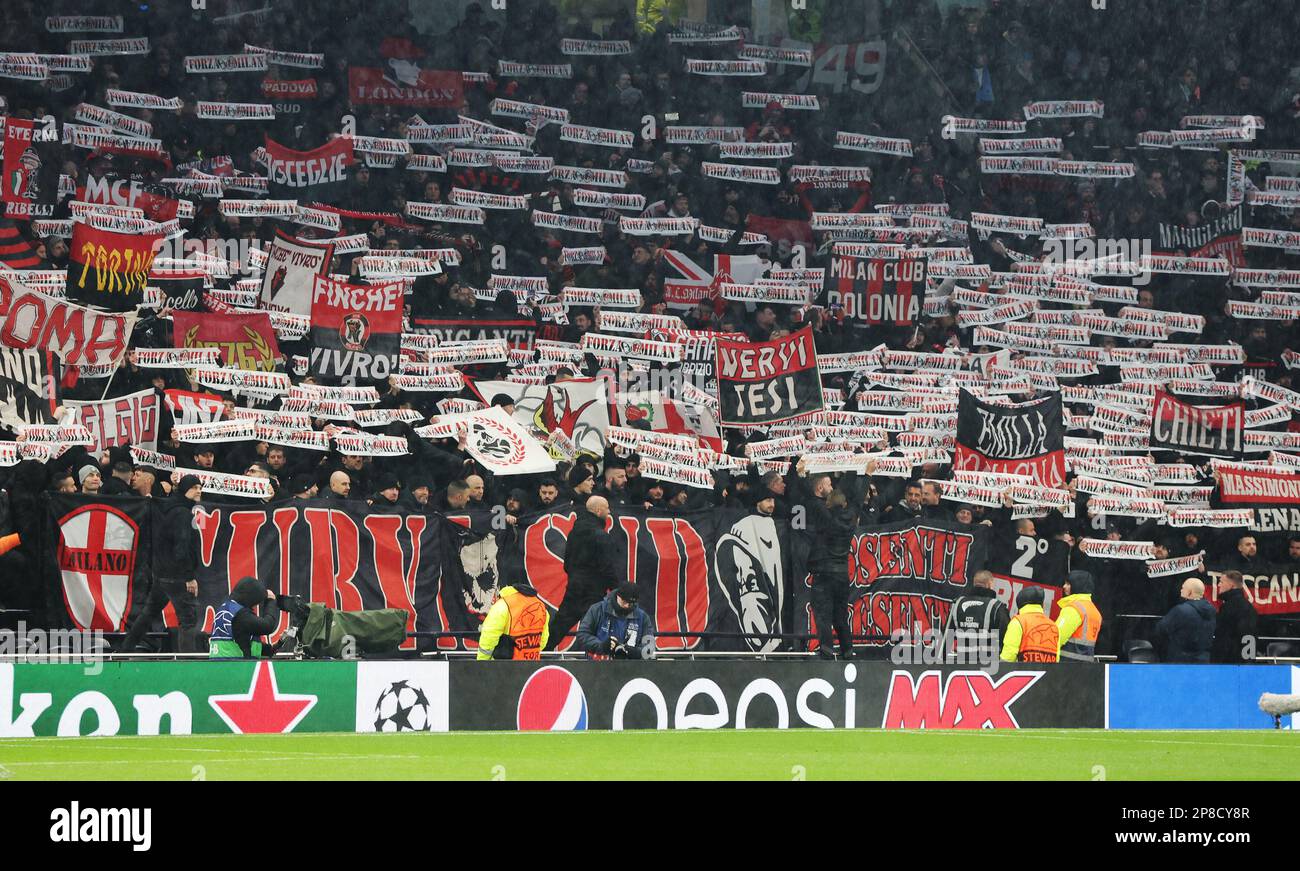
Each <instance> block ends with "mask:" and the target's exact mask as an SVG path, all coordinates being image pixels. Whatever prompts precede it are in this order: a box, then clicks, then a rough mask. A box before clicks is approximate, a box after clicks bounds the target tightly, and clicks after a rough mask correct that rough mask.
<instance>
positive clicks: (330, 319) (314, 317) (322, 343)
mask: <svg viewBox="0 0 1300 871" xmlns="http://www.w3.org/2000/svg"><path fill="white" fill-rule="evenodd" d="M311 343H312V349H311V358H310V359H311V362H310V366H311V372H312V374H314V375H321V376H324V377H327V378H341V379H342V380H343V381H345V382H346V383H354V382H355V381H356V380H357V379H358V378H359V379H362V380H365V381H377V380H380V379H383V378H387V377H388V376H389V375H390V374H392V373H393V372H395V371H396V370H397V356H398V353H399V352H400V350H401V344H402V285H401V284H398V283H391V284H347V283H345V282H342V281H335V280H333V279H330V278H322V277H320V276H317V278H316V287H315V290H314V291H313V293H312V304H311Z"/></svg>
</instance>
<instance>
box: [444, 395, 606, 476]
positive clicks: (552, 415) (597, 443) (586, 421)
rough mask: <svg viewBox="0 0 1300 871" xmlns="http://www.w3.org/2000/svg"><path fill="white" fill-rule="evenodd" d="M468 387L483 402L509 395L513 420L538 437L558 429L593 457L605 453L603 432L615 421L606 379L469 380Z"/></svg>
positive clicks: (577, 446) (545, 435)
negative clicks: (543, 381) (539, 381)
mask: <svg viewBox="0 0 1300 871" xmlns="http://www.w3.org/2000/svg"><path fill="white" fill-rule="evenodd" d="M470 387H471V388H472V389H473V390H474V392H475V393H477V394H478V396H479V399H481V400H482V401H483V402H485V403H486V402H491V401H492V397H494V396H496V395H497V394H498V393H504V394H505V395H506V396H509V397H510V400H511V402H512V403H513V404H514V406H515V414H514V418H515V421H516V422H518V423H520V424H522V425H523V426H524V428H525V429H527V430H529V431H531V432H534V433H537V434H538V436H539V438H543V439H544V438H546V437H547V436H549V435H551V433H554V432H559V433H562V434H563V435H564V436H566V437H567V438H568V439H569V441H571V442H573V444H574V446H575V447H576V448H577V449H578V450H579V451H581V452H584V453H588V454H591V455H592V456H596V457H603V456H604V455H605V445H606V438H605V433H606V431H607V430H608V429H609V425H610V423H611V422H612V421H613V420H617V414H616V413H615V412H613V411H612V400H613V395H612V391H611V390H610V389H609V382H608V379H606V378H570V379H569V380H568V381H562V382H557V383H555V384H546V385H531V384H520V383H518V382H516V381H473V382H471V383H470ZM552 456H554V453H552Z"/></svg>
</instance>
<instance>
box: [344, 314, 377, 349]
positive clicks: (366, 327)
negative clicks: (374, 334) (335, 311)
mask: <svg viewBox="0 0 1300 871" xmlns="http://www.w3.org/2000/svg"><path fill="white" fill-rule="evenodd" d="M339 340H340V341H341V342H342V343H343V350H345V351H364V350H365V349H366V343H367V342H368V341H369V340H370V321H368V320H366V316H365V315H362V314H357V313H355V312H354V313H353V314H350V315H348V316H347V317H345V318H344V319H343V323H341V324H340V325H339Z"/></svg>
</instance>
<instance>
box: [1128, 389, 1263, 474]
mask: <svg viewBox="0 0 1300 871" xmlns="http://www.w3.org/2000/svg"><path fill="white" fill-rule="evenodd" d="M1245 424H1246V404H1245V403H1244V402H1232V403H1229V404H1227V405H1220V406H1215V407H1213V408H1199V407H1197V406H1195V405H1190V404H1188V403H1186V402H1183V401H1182V400H1180V399H1178V398H1177V397H1175V396H1171V395H1170V394H1168V393H1166V392H1165V391H1163V390H1156V398H1155V406H1154V411H1153V415H1152V418H1151V447H1152V449H1153V450H1161V449H1163V450H1167V451H1178V452H1179V453H1182V454H1195V455H1198V456H1205V457H1225V458H1228V459H1240V458H1241V457H1242V455H1243V447H1244V445H1243V442H1242V432H1243V430H1244V428H1245Z"/></svg>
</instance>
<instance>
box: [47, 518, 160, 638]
mask: <svg viewBox="0 0 1300 871" xmlns="http://www.w3.org/2000/svg"><path fill="white" fill-rule="evenodd" d="M154 517H155V514H154V505H153V502H152V500H145V499H138V498H135V497H133V496H83V495H80V494H62V493H54V494H50V495H49V497H48V501H47V503H46V522H45V524H44V527H43V530H44V541H43V542H42V544H41V549H40V553H41V554H42V555H43V556H44V569H43V574H42V577H44V578H46V579H47V580H48V582H49V586H48V591H49V593H50V596H49V599H50V603H49V604H50V607H49V608H48V613H49V614H50V615H51V622H53V621H54V620H56V619H57V620H58V622H60V623H62V624H63V625H64V626H66V627H68V628H75V629H78V630H81V631H83V632H90V631H100V632H124V631H125V630H126V627H127V625H128V624H129V623H130V622H131V620H130V618H131V613H132V611H133V610H135V609H137V608H140V607H143V605H144V597H145V596H146V595H148V592H149V579H150V578H151V577H152V575H153V570H152V566H153V562H152V554H153V531H154ZM60 605H61V607H60ZM54 615H58V616H57V617H55V616H54Z"/></svg>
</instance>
